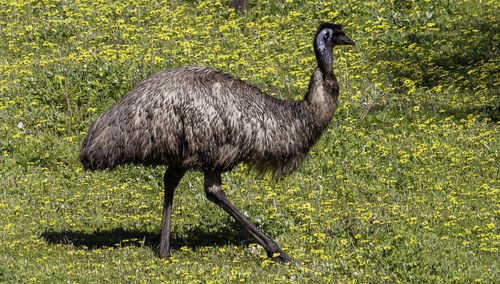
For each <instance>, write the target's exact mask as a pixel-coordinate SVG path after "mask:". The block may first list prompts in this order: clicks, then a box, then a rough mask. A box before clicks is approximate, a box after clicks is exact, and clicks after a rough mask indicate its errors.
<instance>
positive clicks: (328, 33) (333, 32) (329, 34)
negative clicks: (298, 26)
mask: <svg viewBox="0 0 500 284" xmlns="http://www.w3.org/2000/svg"><path fill="white" fill-rule="evenodd" d="M335 45H354V41H353V40H352V39H350V38H349V37H347V36H346V35H345V33H344V32H343V31H342V26H341V25H336V24H330V23H323V24H321V25H320V26H319V29H318V31H317V32H316V36H315V38H314V46H315V49H317V48H319V49H321V48H328V49H332V48H333V46H335Z"/></svg>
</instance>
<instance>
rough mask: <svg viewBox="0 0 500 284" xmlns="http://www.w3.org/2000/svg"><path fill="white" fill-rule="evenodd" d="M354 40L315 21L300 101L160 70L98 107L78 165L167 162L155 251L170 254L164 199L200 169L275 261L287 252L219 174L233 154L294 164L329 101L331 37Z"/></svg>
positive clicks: (198, 74)
mask: <svg viewBox="0 0 500 284" xmlns="http://www.w3.org/2000/svg"><path fill="white" fill-rule="evenodd" d="M335 45H354V42H353V41H352V40H351V39H350V38H349V37H347V36H346V35H345V33H344V32H343V31H342V27H341V26H340V25H336V24H331V23H324V24H321V25H320V26H319V29H318V30H317V32H316V35H315V37H314V42H313V47H314V53H315V55H316V60H317V64H318V66H317V68H315V70H314V72H313V74H312V76H311V79H310V83H309V88H308V91H307V93H306V95H305V97H304V99H303V100H302V101H288V100H280V99H277V98H274V97H272V96H270V95H268V94H266V93H264V92H262V91H261V90H260V89H259V88H257V87H256V86H253V85H251V84H248V83H246V82H243V81H241V80H240V79H238V78H236V77H233V76H231V75H228V74H226V73H224V72H221V71H218V70H214V69H211V68H208V67H204V66H186V67H178V68H172V69H167V70H163V71H160V72H158V73H155V74H153V75H151V76H150V77H148V78H147V79H145V80H144V81H142V82H141V83H139V84H138V85H137V86H136V87H134V88H133V89H132V90H131V91H130V92H129V93H127V94H126V95H125V96H123V97H122V98H121V99H120V100H119V101H118V102H117V103H116V104H115V105H113V106H112V107H111V108H110V109H109V110H107V111H106V112H104V113H103V114H102V115H101V116H100V117H99V118H98V119H97V120H96V121H95V122H94V123H93V124H92V126H91V127H90V129H89V131H88V133H87V135H86V136H85V138H84V139H83V142H82V144H81V150H80V160H81V162H82V164H83V167H84V168H85V169H90V170H100V169H106V168H109V169H112V168H114V167H116V166H118V165H120V164H125V163H140V164H144V165H166V166H167V169H166V172H165V174H164V187H165V188H164V190H165V192H164V205H163V217H162V218H163V219H162V226H161V235H160V249H159V255H160V257H162V258H169V257H170V222H171V214H172V200H173V196H174V191H175V188H176V187H177V185H178V184H179V181H180V180H181V178H182V177H183V176H184V174H185V173H186V171H187V170H190V169H194V170H201V171H203V172H204V189H205V194H206V197H207V198H208V200H210V201H212V202H214V203H215V204H217V205H218V206H220V207H221V208H222V209H224V210H225V211H226V212H227V213H228V214H229V215H231V216H232V217H233V218H234V219H235V220H236V221H237V222H238V223H239V224H240V225H241V226H243V227H244V228H245V229H246V230H247V231H248V232H249V233H250V234H251V235H252V236H253V237H254V238H255V239H256V240H257V242H258V243H259V244H260V245H262V246H263V247H264V249H265V250H266V252H267V255H268V256H269V257H270V258H272V259H273V260H274V261H277V262H279V263H285V262H289V261H291V258H290V257H289V256H288V255H287V254H286V253H284V252H283V251H282V250H281V249H280V247H279V246H278V245H277V244H276V242H274V241H273V240H272V239H271V238H270V237H268V236H266V235H265V234H264V233H262V232H261V231H260V230H259V229H258V228H257V227H256V226H255V225H254V224H252V223H251V222H250V221H249V220H248V219H247V217H246V216H245V215H243V214H242V213H241V212H240V211H238V209H236V208H235V207H234V206H233V204H232V203H231V202H230V201H229V200H228V199H227V197H226V194H225V193H224V191H223V189H222V180H221V174H222V173H223V172H226V171H230V170H231V169H232V168H233V167H234V166H236V165H237V164H239V163H245V164H247V165H249V166H250V168H253V169H255V170H257V171H259V172H272V173H274V175H276V176H280V175H284V174H288V173H290V172H292V171H293V170H295V169H296V168H297V167H298V166H299V164H300V163H301V162H302V161H303V160H304V158H305V157H306V155H307V153H308V151H309V148H311V146H313V145H314V144H315V143H316V142H317V141H318V139H319V138H320V136H321V134H322V133H323V131H324V130H325V129H326V127H327V126H328V124H329V122H330V120H331V119H332V117H333V113H334V112H335V109H336V107H337V100H338V96H339V85H338V83H337V79H336V77H335V75H334V73H333V62H332V58H333V47H334V46H335Z"/></svg>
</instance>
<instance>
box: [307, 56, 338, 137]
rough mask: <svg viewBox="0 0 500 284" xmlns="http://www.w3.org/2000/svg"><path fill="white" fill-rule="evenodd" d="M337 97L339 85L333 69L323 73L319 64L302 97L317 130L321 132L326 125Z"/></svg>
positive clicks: (335, 106) (334, 107) (330, 117)
mask: <svg viewBox="0 0 500 284" xmlns="http://www.w3.org/2000/svg"><path fill="white" fill-rule="evenodd" d="M318 63H319V62H318ZM318 65H319V64H318ZM330 65H331V64H330ZM338 97H339V86H338V83H337V79H336V77H335V75H334V74H333V71H332V72H331V73H328V74H324V73H323V70H322V68H321V66H318V68H316V69H315V70H314V72H313V74H312V76H311V81H310V82H309V89H308V91H307V94H306V97H305V98H304V102H305V103H306V105H307V106H308V109H309V110H310V114H311V118H312V120H313V121H312V124H313V125H314V126H316V128H317V129H318V131H320V132H322V131H323V130H324V129H325V128H326V127H327V126H328V123H329V122H330V120H331V119H332V117H333V113H334V112H335V110H336V108H337V101H338Z"/></svg>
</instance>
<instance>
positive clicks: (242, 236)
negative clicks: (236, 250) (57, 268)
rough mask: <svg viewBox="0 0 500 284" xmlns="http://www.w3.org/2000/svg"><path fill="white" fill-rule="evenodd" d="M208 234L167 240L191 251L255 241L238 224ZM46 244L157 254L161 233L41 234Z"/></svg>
mask: <svg viewBox="0 0 500 284" xmlns="http://www.w3.org/2000/svg"><path fill="white" fill-rule="evenodd" d="M215 229H216V230H212V231H207V230H204V229H200V228H193V229H191V230H189V231H185V232H182V233H180V234H178V235H180V236H175V235H174V236H173V237H172V238H171V240H170V243H171V248H172V249H173V250H176V249H179V248H181V247H183V246H187V247H190V248H192V249H196V248H200V247H206V246H222V245H226V244H234V245H243V246H246V245H248V244H249V243H251V242H254V240H253V239H252V238H251V236H250V235H249V234H248V233H247V232H246V231H245V230H244V229H242V228H240V227H239V226H238V225H237V224H231V225H230V226H227V228H215ZM41 237H42V238H44V239H45V240H46V241H47V243H49V244H63V245H68V246H75V247H77V248H83V249H90V250H92V249H102V248H110V247H123V246H137V247H144V246H147V247H149V248H151V249H152V250H154V251H157V250H158V248H159V245H160V234H159V233H153V232H148V231H140V230H125V229H122V228H116V229H112V230H104V231H95V232H91V233H88V232H82V231H46V232H43V233H42V234H41Z"/></svg>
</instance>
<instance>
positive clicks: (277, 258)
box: [267, 251, 293, 264]
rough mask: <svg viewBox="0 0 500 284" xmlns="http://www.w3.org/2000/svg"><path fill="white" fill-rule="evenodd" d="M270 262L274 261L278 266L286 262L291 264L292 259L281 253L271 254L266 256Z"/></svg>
mask: <svg viewBox="0 0 500 284" xmlns="http://www.w3.org/2000/svg"><path fill="white" fill-rule="evenodd" d="M267 255H268V256H269V257H270V258H271V259H272V260H274V261H276V262H277V263H279V264H285V263H287V262H293V259H292V258H291V257H289V256H288V255H287V254H286V253H284V252H283V251H278V252H273V253H268V254H267Z"/></svg>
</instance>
